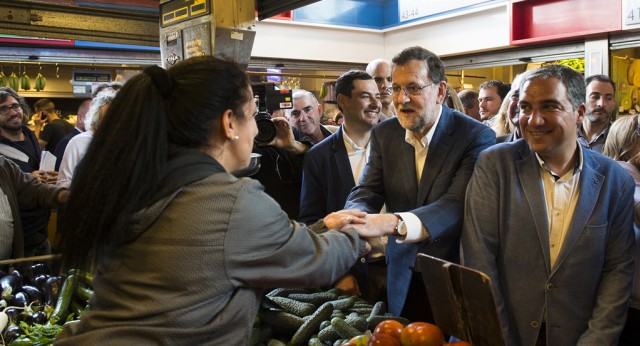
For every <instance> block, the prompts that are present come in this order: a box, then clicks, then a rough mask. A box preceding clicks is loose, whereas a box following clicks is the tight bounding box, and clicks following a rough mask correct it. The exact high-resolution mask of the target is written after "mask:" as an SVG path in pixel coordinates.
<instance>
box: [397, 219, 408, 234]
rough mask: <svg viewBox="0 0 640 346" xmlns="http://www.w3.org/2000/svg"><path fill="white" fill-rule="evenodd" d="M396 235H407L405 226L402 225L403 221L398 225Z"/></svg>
mask: <svg viewBox="0 0 640 346" xmlns="http://www.w3.org/2000/svg"><path fill="white" fill-rule="evenodd" d="M398 234H399V235H401V236H405V235H407V225H405V224H404V221H400V223H399V224H398Z"/></svg>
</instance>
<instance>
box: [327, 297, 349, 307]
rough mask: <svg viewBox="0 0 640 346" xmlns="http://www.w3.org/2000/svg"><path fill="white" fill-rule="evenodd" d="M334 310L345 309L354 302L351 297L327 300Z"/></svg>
mask: <svg viewBox="0 0 640 346" xmlns="http://www.w3.org/2000/svg"><path fill="white" fill-rule="evenodd" d="M329 303H331V305H333V308H334V309H336V310H347V309H349V308H350V307H352V306H353V304H355V300H354V299H353V297H349V298H344V299H338V300H332V301H329Z"/></svg>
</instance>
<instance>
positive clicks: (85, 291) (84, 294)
mask: <svg viewBox="0 0 640 346" xmlns="http://www.w3.org/2000/svg"><path fill="white" fill-rule="evenodd" d="M76 297H78V299H80V300H81V301H82V302H84V303H85V305H86V304H87V303H88V302H89V300H90V299H91V297H93V290H92V289H89V288H86V287H83V286H82V285H77V286H76Z"/></svg>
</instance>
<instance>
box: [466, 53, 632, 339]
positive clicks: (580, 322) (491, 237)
mask: <svg viewBox="0 0 640 346" xmlns="http://www.w3.org/2000/svg"><path fill="white" fill-rule="evenodd" d="M584 102H585V85H584V81H583V79H582V76H581V75H580V73H578V72H576V71H574V70H572V69H570V68H568V67H565V66H560V65H551V66H545V67H542V68H540V69H537V70H533V71H531V72H530V73H527V75H525V77H524V78H523V81H522V84H521V87H520V101H519V107H520V129H521V131H522V134H523V136H524V140H522V139H520V140H518V141H516V142H513V143H504V144H499V145H496V146H494V147H492V148H490V149H488V150H487V151H485V152H483V153H482V154H481V155H480V158H479V159H478V163H477V165H476V168H475V171H474V173H473V176H472V178H471V182H470V183H469V189H468V190H467V196H466V208H465V218H464V230H463V234H462V241H463V248H464V259H465V264H466V265H468V266H470V267H472V268H475V269H478V270H480V271H482V272H484V273H486V274H487V275H489V277H490V278H491V281H492V284H493V288H494V296H495V299H496V303H497V308H498V312H499V315H500V322H501V324H502V329H503V332H504V335H505V339H506V341H507V344H508V345H617V344H618V337H619V335H620V332H621V331H622V327H623V326H624V321H625V314H626V311H627V306H628V300H629V295H630V289H631V280H632V275H633V270H634V264H633V260H634V232H633V194H634V188H635V185H634V182H633V179H632V178H631V177H630V176H629V175H628V174H627V173H626V172H625V171H624V170H623V169H621V167H620V166H619V165H618V164H616V163H615V162H614V161H612V160H611V159H609V158H607V157H605V156H603V155H600V154H599V153H596V152H594V151H592V150H587V149H585V148H582V147H581V146H580V145H579V144H578V141H577V138H576V131H577V126H578V125H579V124H580V123H581V122H582V120H583V118H584V116H585V104H584Z"/></svg>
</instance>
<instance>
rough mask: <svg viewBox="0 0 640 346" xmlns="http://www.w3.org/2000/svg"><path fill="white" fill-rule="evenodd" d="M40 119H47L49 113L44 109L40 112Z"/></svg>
mask: <svg viewBox="0 0 640 346" xmlns="http://www.w3.org/2000/svg"><path fill="white" fill-rule="evenodd" d="M40 120H42V121H45V120H47V114H45V112H44V111H42V112H40Z"/></svg>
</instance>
